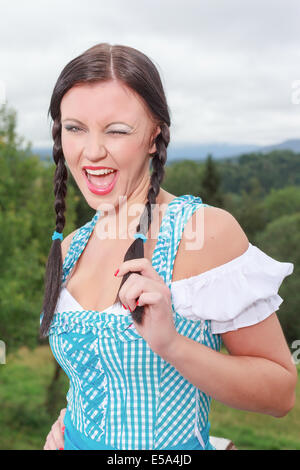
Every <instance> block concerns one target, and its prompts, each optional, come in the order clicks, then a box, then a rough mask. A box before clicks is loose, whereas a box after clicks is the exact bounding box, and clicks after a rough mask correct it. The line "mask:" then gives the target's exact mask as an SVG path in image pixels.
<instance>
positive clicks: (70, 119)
mask: <svg viewBox="0 0 300 470" xmlns="http://www.w3.org/2000/svg"><path fill="white" fill-rule="evenodd" d="M65 121H74V122H77V123H78V124H80V125H81V126H84V124H83V122H81V121H79V120H78V119H73V118H65V119H64V120H63V121H62V122H65ZM112 124H125V126H128V127H130V128H131V129H133V127H132V126H130V125H129V124H127V123H126V122H122V121H114V122H110V123H109V124H108V125H107V126H106V127H108V126H111V125H112Z"/></svg>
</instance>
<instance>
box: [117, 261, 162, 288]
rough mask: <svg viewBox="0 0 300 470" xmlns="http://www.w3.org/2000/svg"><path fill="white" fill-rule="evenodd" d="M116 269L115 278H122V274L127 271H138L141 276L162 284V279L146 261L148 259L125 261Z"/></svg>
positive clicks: (149, 262)
mask: <svg viewBox="0 0 300 470" xmlns="http://www.w3.org/2000/svg"><path fill="white" fill-rule="evenodd" d="M118 268H119V271H118V272H117V273H115V276H116V277H120V276H124V274H126V273H128V272H129V271H139V273H140V274H141V275H142V276H145V277H148V278H149V279H153V280H154V281H158V282H160V283H163V284H164V280H163V278H162V277H161V276H160V275H159V274H158V272H157V271H156V270H155V269H154V268H153V266H152V263H151V261H150V260H148V258H137V259H131V260H127V261H124V262H123V263H122V264H121V265H120V266H118Z"/></svg>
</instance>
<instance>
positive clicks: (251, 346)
mask: <svg viewBox="0 0 300 470" xmlns="http://www.w3.org/2000/svg"><path fill="white" fill-rule="evenodd" d="M202 210H203V209H202ZM195 212H197V211H195ZM190 220H191V222H192V223H194V224H195V222H196V214H195V213H194V214H193V216H192V217H191V218H190ZM203 221H204V236H203V239H204V240H203V241H204V242H203V246H202V247H201V248H200V249H199V250H194V253H193V251H191V253H193V255H192V256H191V257H190V262H191V263H192V265H193V274H192V275H197V274H200V273H202V272H205V271H208V270H209V269H213V268H215V267H217V266H220V265H222V264H225V263H227V262H229V261H231V260H233V259H234V258H237V257H238V256H240V255H242V254H243V253H244V252H245V251H246V250H247V248H248V247H249V240H248V238H247V236H246V234H245V232H244V231H243V229H242V228H241V226H240V224H239V223H238V221H237V220H236V219H235V218H234V216H233V215H232V214H230V213H229V212H227V211H226V210H224V209H220V208H217V207H205V208H204V217H203ZM189 223H190V221H189ZM186 225H188V224H186ZM193 227H194V228H193V230H195V228H196V224H195V225H194V226H193ZM190 228H191V227H190ZM186 253H188V251H186ZM187 256H189V255H187ZM182 258H183V257H182ZM185 258H186V257H185ZM186 259H187V258H186ZM187 269H188V268H187ZM190 275H191V274H190ZM183 277H184V276H183ZM185 277H189V276H185ZM221 338H222V341H223V343H224V345H225V347H226V349H227V351H228V352H229V354H232V355H240V356H246V355H247V356H257V357H263V358H265V359H269V360H271V361H274V362H277V363H278V364H280V365H282V366H283V367H285V368H286V369H287V370H289V371H290V372H291V373H292V375H294V376H295V379H296V380H297V369H296V367H295V365H294V363H293V362H292V358H291V353H290V350H289V347H288V345H287V343H286V340H285V336H284V333H283V331H282V328H281V325H280V323H279V320H278V318H277V315H276V313H275V312H274V313H273V314H271V315H270V316H269V317H268V318H266V319H265V320H263V321H261V322H259V323H256V324H254V325H251V326H248V327H243V328H239V329H237V330H233V331H228V332H226V333H222V334H221Z"/></svg>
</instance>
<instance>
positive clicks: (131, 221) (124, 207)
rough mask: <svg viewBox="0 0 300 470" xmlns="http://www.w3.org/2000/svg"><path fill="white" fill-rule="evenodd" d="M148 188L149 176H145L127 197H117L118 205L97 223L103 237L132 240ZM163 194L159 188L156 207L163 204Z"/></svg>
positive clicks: (145, 201) (145, 200)
mask: <svg viewBox="0 0 300 470" xmlns="http://www.w3.org/2000/svg"><path fill="white" fill-rule="evenodd" d="M149 188H150V174H146V175H145V177H144V178H143V180H142V182H141V184H139V186H138V187H137V188H136V189H135V190H134V191H133V192H132V193H131V194H130V195H129V196H127V195H126V196H119V200H118V204H117V206H116V207H115V209H114V211H111V212H109V211H108V212H105V214H104V215H103V216H102V217H100V219H99V221H98V224H99V227H101V229H100V230H101V233H103V236H104V237H108V238H114V239H118V240H122V239H123V240H124V239H125V240H128V239H129V238H130V239H131V238H132V235H133V234H134V233H135V232H136V227H137V226H138V224H139V222H140V219H141V215H142V213H143V211H144V209H145V205H146V203H147V196H148V191H149ZM163 192H164V191H163V190H162V189H161V188H160V191H159V193H158V196H157V200H156V204H158V205H159V204H160V203H161V202H163V201H162V198H163ZM132 241H133V240H132Z"/></svg>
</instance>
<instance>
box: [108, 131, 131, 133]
mask: <svg viewBox="0 0 300 470" xmlns="http://www.w3.org/2000/svg"><path fill="white" fill-rule="evenodd" d="M109 134H128V132H124V131H110V132H109Z"/></svg>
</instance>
